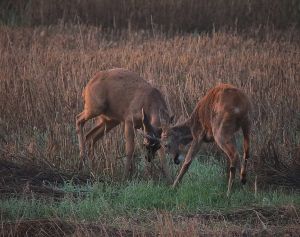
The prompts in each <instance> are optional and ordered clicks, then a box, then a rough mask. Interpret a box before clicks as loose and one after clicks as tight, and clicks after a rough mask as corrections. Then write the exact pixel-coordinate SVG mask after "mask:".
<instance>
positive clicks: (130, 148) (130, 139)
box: [124, 122, 134, 178]
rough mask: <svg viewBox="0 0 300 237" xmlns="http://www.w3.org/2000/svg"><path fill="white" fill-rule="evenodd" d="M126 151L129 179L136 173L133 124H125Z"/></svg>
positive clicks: (127, 176) (127, 175) (126, 169)
mask: <svg viewBox="0 0 300 237" xmlns="http://www.w3.org/2000/svg"><path fill="white" fill-rule="evenodd" d="M125 149H126V164H125V175H124V176H125V177H124V178H129V176H131V175H132V173H133V171H134V163H133V152H134V128H133V124H132V122H125Z"/></svg>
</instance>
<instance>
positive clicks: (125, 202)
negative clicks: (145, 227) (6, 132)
mask: <svg viewBox="0 0 300 237" xmlns="http://www.w3.org/2000/svg"><path fill="white" fill-rule="evenodd" d="M223 171H224V169H223V167H222V165H220V164H219V163H216V162H214V163H212V162H209V163H208V162H204V163H200V162H198V161H196V162H194V163H193V164H192V166H191V169H190V170H189V172H188V174H187V175H186V177H185V179H183V182H182V184H181V185H180V186H179V187H178V188H176V189H171V188H170V186H168V185H166V184H165V183H163V182H154V181H140V180H132V181H128V182H126V183H114V184H109V185H108V184H105V183H101V182H96V183H94V184H92V185H89V184H87V185H86V186H75V185H73V184H71V183H66V184H65V185H64V186H62V187H58V188H59V189H61V190H63V191H65V192H67V193H68V192H69V195H68V194H67V195H66V196H65V197H64V198H63V199H61V200H59V201H57V200H56V201H55V200H51V199H49V200H45V199H39V198H35V196H34V195H33V196H32V197H30V198H26V199H22V198H11V199H6V200H2V201H1V203H0V209H1V212H2V219H9V220H18V219H37V218H61V219H76V220H81V221H82V220H87V221H95V220H99V219H106V220H109V219H111V220H113V219H114V218H116V217H135V216H136V217H141V216H148V215H149V214H151V213H153V214H154V213H155V212H156V211H168V212H170V213H173V214H197V213H203V212H212V211H216V212H218V211H222V212H223V213H224V212H225V213H226V212H228V211H232V210H235V209H243V208H244V207H248V208H249V207H280V206H288V205H294V206H298V207H299V205H300V197H299V193H298V194H297V193H293V192H292V191H291V192H282V190H281V189H280V188H278V187H277V188H274V189H269V190H259V191H258V193H257V195H256V197H255V194H254V190H253V187H252V184H253V183H252V182H251V181H250V182H249V184H248V185H246V186H245V187H242V186H241V184H240V183H239V182H238V180H237V179H236V180H235V181H236V182H235V186H234V190H233V192H232V195H231V196H230V198H227V197H226V179H225V177H224V172H223ZM74 193H77V195H76V197H74V195H73V194H74Z"/></svg>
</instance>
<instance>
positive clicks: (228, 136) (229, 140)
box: [214, 122, 239, 196]
mask: <svg viewBox="0 0 300 237" xmlns="http://www.w3.org/2000/svg"><path fill="white" fill-rule="evenodd" d="M235 130H236V128H235V127H233V126H230V123H226V122H225V123H224V122H223V123H222V125H221V127H220V128H219V129H218V131H215V133H214V134H215V136H214V138H215V141H216V143H217V144H218V146H219V147H220V148H221V149H222V150H223V151H224V152H225V153H226V155H227V157H228V161H229V179H228V186H227V196H229V195H230V192H231V188H232V184H233V181H234V178H235V172H236V165H237V162H238V160H239V154H238V152H237V149H236V144H235V137H234V133H235Z"/></svg>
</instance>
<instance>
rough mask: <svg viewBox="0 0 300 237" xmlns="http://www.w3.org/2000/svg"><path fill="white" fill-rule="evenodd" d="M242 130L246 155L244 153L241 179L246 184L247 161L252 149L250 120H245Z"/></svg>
mask: <svg viewBox="0 0 300 237" xmlns="http://www.w3.org/2000/svg"><path fill="white" fill-rule="evenodd" d="M242 131H243V136H244V142H243V149H244V155H243V164H242V167H241V174H240V180H241V183H242V184H245V183H246V181H247V179H246V174H247V162H248V159H249V150H250V122H249V120H248V119H247V120H245V121H244V123H243V124H242Z"/></svg>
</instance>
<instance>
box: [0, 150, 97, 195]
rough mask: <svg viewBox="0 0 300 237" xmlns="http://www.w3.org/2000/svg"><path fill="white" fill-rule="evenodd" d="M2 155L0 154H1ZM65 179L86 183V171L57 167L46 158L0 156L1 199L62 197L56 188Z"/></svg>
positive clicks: (62, 193) (89, 180)
mask: <svg viewBox="0 0 300 237" xmlns="http://www.w3.org/2000/svg"><path fill="white" fill-rule="evenodd" d="M0 155H1V153H0ZM66 181H68V182H70V181H72V182H73V183H74V184H86V183H87V182H92V181H93V178H92V177H91V176H89V175H87V174H83V173H79V172H77V173H75V172H73V173H72V172H66V171H61V170H58V169H57V168H55V167H53V166H51V165H50V164H48V163H46V162H45V161H42V160H38V159H34V160H33V159H31V158H30V157H29V158H28V157H27V156H21V155H18V156H16V155H14V156H13V157H12V156H11V155H10V156H8V155H7V154H6V155H5V156H4V155H3V153H2V156H1V157H0V198H5V197H14V196H20V195H22V196H24V195H28V194H30V195H32V194H36V196H37V197H42V198H61V197H63V196H64V194H65V193H64V192H63V191H61V190H58V189H57V188H55V186H57V185H62V184H64V183H65V182H66Z"/></svg>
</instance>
